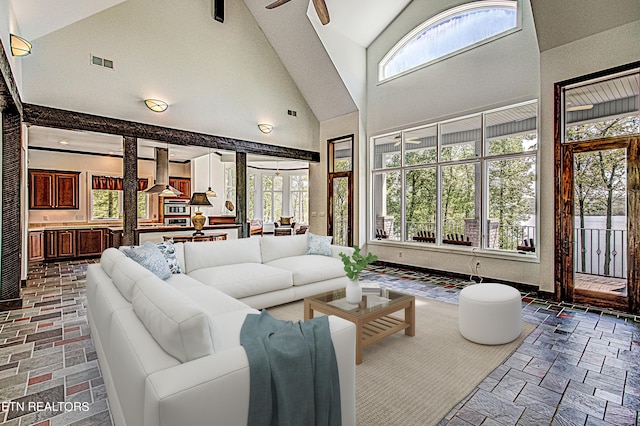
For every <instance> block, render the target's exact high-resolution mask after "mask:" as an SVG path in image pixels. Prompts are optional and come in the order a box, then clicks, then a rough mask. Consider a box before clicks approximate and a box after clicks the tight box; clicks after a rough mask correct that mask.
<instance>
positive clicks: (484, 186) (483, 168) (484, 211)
mask: <svg viewBox="0 0 640 426" xmlns="http://www.w3.org/2000/svg"><path fill="white" fill-rule="evenodd" d="M530 104H537V105H536V106H537V115H536V116H537V126H536V127H537V128H536V133H538V136H539V131H538V128H539V125H540V121H539V118H540V105H539V101H538V100H531V101H527V102H522V103H519V104H513V105H507V106H504V107H502V108H497V109H493V110H487V111H481V112H478V113H476V114H471V115H466V116H461V117H456V118H452V119H450V120H446V121H442V122H437V123H428V124H425V125H421V126H416V127H411V128H407V129H401V130H399V131H394V132H391V133H384V134H380V135H375V136H372V137H371V138H370V144H369V163H368V164H369V165H368V168H369V173H368V175H369V187H370V188H373V180H374V177H375V176H376V175H377V174H380V173H383V174H384V173H391V172H400V175H401V190H400V193H401V198H400V200H399V201H400V212H401V213H400V224H399V225H400V230H399V232H398V233H399V238H398V239H391V238H390V239H388V240H384V239H383V240H378V239H376V238H375V230H376V211H375V208H374V206H375V205H376V200H375V197H376V195H377V194H376V193H375V190H372V191H371V192H370V193H369V197H368V205H369V215H368V216H369V227H368V232H367V235H368V237H367V241H368V242H369V243H373V244H389V243H392V244H396V245H406V246H411V247H412V248H421V249H422V248H424V249H434V250H448V251H482V252H484V253H485V254H487V253H492V255H495V256H496V257H501V258H507V257H517V258H518V259H522V260H527V259H528V260H531V259H539V252H538V251H536V252H533V253H525V254H523V253H517V252H514V251H510V250H501V249H490V248H488V247H486V241H485V236H486V235H487V233H488V230H487V223H486V221H487V220H486V219H487V217H488V207H489V206H488V200H489V199H488V197H489V191H488V188H489V187H488V182H487V180H488V171H487V162H488V161H494V160H499V159H501V158H516V157H533V158H535V164H536V166H535V167H536V178H535V189H536V193H535V212H534V215H535V227H536V229H535V237H534V238H535V241H539V240H540V226H539V220H540V219H539V218H540V210H539V206H540V203H539V198H540V185H539V180H540V176H539V171H540V162H539V152H540V141H539V139H538V140H537V142H536V143H537V149H536V150H535V151H534V150H526V151H522V152H516V153H508V154H501V155H489V154H488V153H487V151H486V149H485V147H486V146H487V145H488V142H487V140H486V135H485V128H486V120H485V118H486V116H487V115H488V114H491V113H493V112H498V111H501V110H508V109H512V108H516V107H519V106H526V105H530ZM478 115H480V116H482V123H483V124H482V149H481V152H482V155H481V156H480V157H479V158H476V159H465V160H459V161H446V162H444V161H442V159H441V158H440V148H441V139H440V127H441V126H442V125H444V124H446V123H450V122H455V121H459V120H463V119H466V118H470V117H474V116H478ZM434 125H437V126H438V136H437V138H438V141H437V149H438V161H437V162H436V163H430V164H422V165H411V166H407V165H404V153H405V142H406V141H405V133H409V132H411V131H414V130H417V129H420V128H426V127H429V126H434ZM397 134H401V135H402V141H403V143H402V144H401V150H400V156H401V165H400V166H398V167H385V164H384V163H382V164H380V167H378V168H375V167H374V166H375V161H376V158H375V152H374V149H375V141H376V140H377V139H384V138H389V137H393V136H394V135H397ZM381 155H387V154H385V153H381ZM465 163H478V164H479V165H480V166H479V167H480V180H479V182H476V183H475V187H476V190H477V191H479V193H480V203H481V204H480V205H478V206H476V208H478V209H481V213H480V214H481V217H480V222H481V240H480V245H479V247H459V246H455V245H447V244H442V243H439V241H441V238H442V224H441V215H442V211H441V210H442V199H441V195H442V193H441V191H442V189H441V180H442V177H441V168H442V167H443V166H448V165H456V164H465ZM427 167H435V168H436V176H437V177H436V179H437V183H436V185H437V188H438V190H437V191H438V193H437V194H436V200H437V201H436V202H437V206H436V223H437V224H438V226H437V234H438V235H437V239H436V244H417V243H415V242H411V241H408V240H407V238H406V224H405V219H406V212H405V211H404V209H405V204H406V203H405V201H406V200H405V195H404V193H405V182H404V175H405V173H404V172H405V171H407V170H411V169H420V168H427ZM381 196H382V197H386V194H382V195H381Z"/></svg>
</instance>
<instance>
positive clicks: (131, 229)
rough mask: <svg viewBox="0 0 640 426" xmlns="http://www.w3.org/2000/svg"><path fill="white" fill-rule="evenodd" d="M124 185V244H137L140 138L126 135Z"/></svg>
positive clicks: (124, 143) (123, 140) (123, 162)
mask: <svg viewBox="0 0 640 426" xmlns="http://www.w3.org/2000/svg"><path fill="white" fill-rule="evenodd" d="M122 144H123V145H124V146H123V148H124V156H123V158H122V172H123V176H122V185H123V191H122V196H123V205H124V217H123V221H122V226H123V234H122V245H125V246H132V245H136V244H137V243H138V242H137V238H136V228H137V227H138V139H137V138H133V137H129V136H125V137H123V139H122Z"/></svg>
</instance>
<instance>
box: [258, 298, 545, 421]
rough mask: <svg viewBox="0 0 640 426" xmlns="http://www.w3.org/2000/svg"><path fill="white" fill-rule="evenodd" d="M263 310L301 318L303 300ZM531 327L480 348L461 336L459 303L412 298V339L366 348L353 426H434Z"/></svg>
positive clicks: (400, 337) (359, 368) (394, 338)
mask: <svg viewBox="0 0 640 426" xmlns="http://www.w3.org/2000/svg"><path fill="white" fill-rule="evenodd" d="M268 311H269V313H270V314H271V315H273V316H274V317H275V318H279V319H286V320H292V321H297V320H300V319H302V317H303V305H302V302H294V303H289V304H286V305H282V306H278V307H275V308H270V309H268ZM403 312H404V311H402V312H399V313H398V316H400V317H402V313H403ZM534 329H535V325H533V324H529V323H526V322H523V323H522V333H520V337H519V338H518V339H516V340H515V341H514V342H512V343H509V344H506V345H499V346H485V345H479V344H476V343H472V342H469V341H468V340H466V339H465V338H464V337H462V335H460V332H459V331H458V305H452V304H448V303H443V302H437V301H434V300H428V299H422V298H416V335H415V336H414V337H408V336H405V335H404V334H399V333H396V334H394V335H393V336H390V337H388V338H386V339H384V340H382V341H380V342H378V343H375V344H373V345H371V346H369V347H367V348H365V350H364V352H363V361H362V364H360V365H358V366H357V367H356V401H357V402H356V413H357V414H356V415H357V420H358V425H361V426H376V425H380V426H382V425H384V426H391V425H403V426H409V425H420V426H425V425H435V424H437V423H438V422H439V421H440V420H442V418H444V416H446V415H447V414H448V413H449V411H451V409H453V407H455V405H456V404H457V403H458V402H460V401H461V400H462V399H464V398H465V397H466V396H467V395H468V394H469V393H470V392H471V391H472V390H473V389H474V388H475V387H476V386H477V385H478V384H479V383H480V382H481V381H482V380H483V379H484V378H485V377H486V376H488V375H489V373H491V372H492V371H493V370H494V369H495V368H496V367H498V366H499V365H500V364H502V362H503V361H504V360H505V359H506V358H507V357H508V356H509V355H511V354H512V353H513V352H514V351H515V350H516V349H517V348H518V346H520V344H521V343H522V341H523V340H524V339H525V337H526V336H528V335H529V333H531V332H532V331H533V330H534Z"/></svg>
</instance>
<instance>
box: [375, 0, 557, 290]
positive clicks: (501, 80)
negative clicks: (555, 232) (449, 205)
mask: <svg viewBox="0 0 640 426" xmlns="http://www.w3.org/2000/svg"><path fill="white" fill-rule="evenodd" d="M464 2H465V1H459V2H456V3H459V4H461V3H464ZM521 5H522V6H523V7H522V30H521V31H518V32H516V33H513V34H511V35H508V36H506V37H502V38H500V39H498V40H495V41H493V42H490V43H488V44H484V45H481V46H479V47H476V48H474V49H472V50H469V51H467V52H464V53H462V54H459V55H456V56H453V57H451V58H449V59H446V60H443V61H440V62H437V63H435V64H432V65H430V66H428V67H426V68H422V69H418V70H416V71H414V72H411V73H409V74H406V75H404V76H402V77H399V78H396V79H393V80H390V81H387V82H385V83H381V84H379V83H378V80H377V78H378V77H377V76H378V63H379V62H380V60H381V59H382V57H383V56H384V55H386V53H387V52H388V51H389V49H391V48H392V47H393V46H394V45H395V44H396V43H397V42H398V41H399V40H400V39H401V38H402V37H404V36H405V35H406V34H407V33H408V32H409V31H411V30H412V29H414V28H415V27H416V26H418V25H419V24H421V23H422V22H424V21H425V20H426V19H427V18H429V17H432V16H434V15H436V14H438V13H440V12H442V11H444V10H446V9H448V8H450V7H453V6H454V4H452V3H451V1H448V0H414V1H413V2H411V3H410V4H409V5H408V6H407V8H406V9H405V10H404V11H403V12H402V13H401V14H400V15H399V16H398V18H397V19H396V20H395V21H394V22H392V23H391V25H389V27H387V29H386V30H385V31H384V32H383V33H382V34H381V35H380V36H379V37H378V38H377V39H376V40H375V41H374V42H373V43H372V44H371V45H370V46H369V49H368V51H367V78H368V80H367V96H368V101H367V108H368V109H367V111H368V113H367V120H366V125H367V134H368V137H372V136H375V135H377V134H381V133H386V132H389V131H392V130H395V129H399V128H407V127H411V126H412V125H416V124H426V123H431V122H436V121H439V120H442V119H446V118H450V117H456V116H462V115H465V114H468V113H472V112H477V111H483V110H486V109H490V108H493V107H498V106H503V105H509V104H513V103H517V102H521V101H525V100H531V99H536V98H538V96H539V80H540V62H539V55H540V54H539V52H538V45H537V39H536V35H535V28H534V24H533V17H532V13H531V8H530V5H529V2H528V1H524V2H522V3H521ZM542 143H544V142H542ZM363 164H364V163H363ZM545 207H546V208H548V206H546V205H543V206H542V208H545ZM365 235H366V234H365ZM367 248H368V250H369V251H370V252H373V253H375V254H377V255H378V257H379V258H380V259H381V260H386V261H389V262H396V263H402V264H407V265H415V266H421V267H426V268H431V269H436V270H443V271H453V272H458V273H462V274H470V273H471V264H472V263H473V265H475V262H477V261H480V269H479V273H480V274H481V275H483V276H484V277H491V278H497V279H502V280H509V281H515V282H520V283H526V284H532V285H540V286H541V287H542V288H543V289H544V290H547V291H551V290H553V284H552V283H547V282H546V281H545V282H542V281H541V280H539V279H538V275H539V272H540V269H541V267H545V268H546V267H549V266H548V264H546V265H543V266H541V265H540V263H538V260H537V259H533V260H531V259H530V258H525V257H524V256H519V255H513V256H512V257H510V258H509V257H507V258H505V257H496V256H490V255H480V254H478V255H477V257H473V255H472V254H471V253H470V252H469V251H465V250H457V249H456V248H448V247H447V248H446V249H445V248H425V247H420V248H412V247H411V246H408V245H406V244H405V245H403V244H398V243H393V242H384V243H381V242H378V241H376V240H373V241H369V243H368V245H367ZM550 267H551V269H553V265H551V266H550ZM549 284H550V285H549Z"/></svg>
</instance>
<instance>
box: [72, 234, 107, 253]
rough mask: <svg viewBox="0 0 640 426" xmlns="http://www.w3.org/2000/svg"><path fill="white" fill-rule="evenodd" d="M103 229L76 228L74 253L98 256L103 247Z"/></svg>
mask: <svg viewBox="0 0 640 426" xmlns="http://www.w3.org/2000/svg"><path fill="white" fill-rule="evenodd" d="M104 234H105V230H104V229H78V230H76V235H77V238H78V245H77V250H76V254H77V256H78V257H80V256H100V254H101V253H102V252H103V251H104V249H105V238H104Z"/></svg>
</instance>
